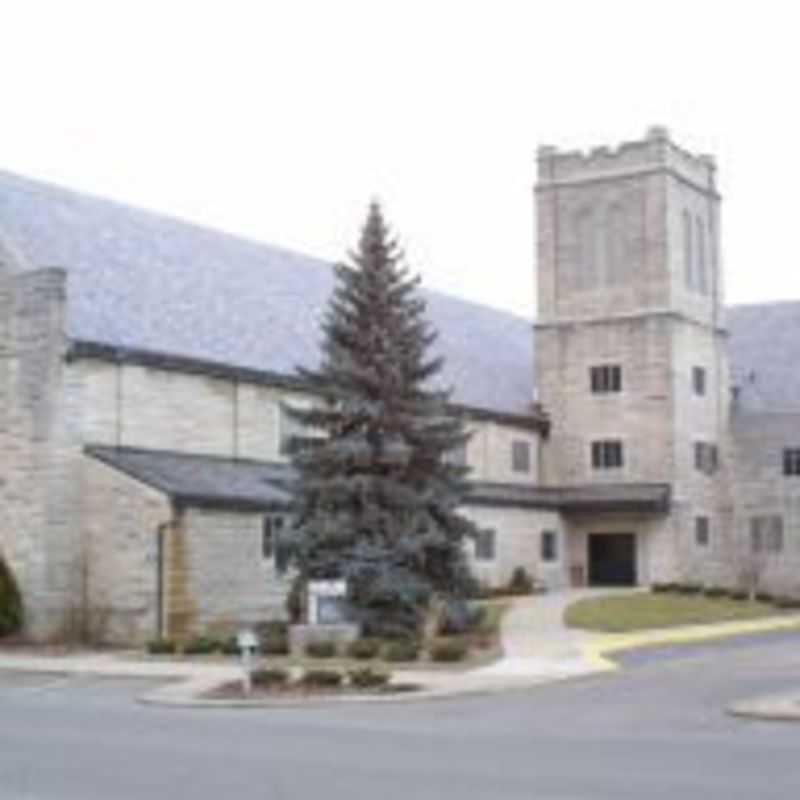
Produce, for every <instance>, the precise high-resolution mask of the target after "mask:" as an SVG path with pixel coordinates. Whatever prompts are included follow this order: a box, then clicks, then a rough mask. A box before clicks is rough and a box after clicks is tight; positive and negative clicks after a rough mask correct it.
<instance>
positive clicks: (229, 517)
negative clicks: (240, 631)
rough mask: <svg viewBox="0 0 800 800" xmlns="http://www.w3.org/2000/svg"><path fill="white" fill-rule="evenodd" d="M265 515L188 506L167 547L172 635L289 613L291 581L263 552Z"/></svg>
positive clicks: (225, 627)
mask: <svg viewBox="0 0 800 800" xmlns="http://www.w3.org/2000/svg"><path fill="white" fill-rule="evenodd" d="M262 525H263V515H261V514H256V513H249V512H247V513H245V512H236V511H218V510H206V509H186V510H184V511H183V512H182V513H181V515H180V518H179V520H178V521H177V523H176V525H175V527H174V528H173V529H172V530H171V531H170V532H169V534H168V542H167V546H166V573H167V576H168V577H167V584H168V585H167V601H166V616H167V621H168V622H167V627H168V630H169V632H170V633H171V634H173V635H179V636H180V635H187V634H189V633H193V632H204V631H220V632H221V631H230V630H233V629H235V628H236V627H237V626H239V625H242V624H253V623H257V622H260V621H264V620H267V619H276V618H284V617H285V613H286V611H285V605H284V601H285V597H286V593H287V591H288V589H289V585H290V580H289V578H287V577H283V576H280V575H278V574H277V572H276V570H275V564H274V561H273V560H272V559H264V558H263V556H262Z"/></svg>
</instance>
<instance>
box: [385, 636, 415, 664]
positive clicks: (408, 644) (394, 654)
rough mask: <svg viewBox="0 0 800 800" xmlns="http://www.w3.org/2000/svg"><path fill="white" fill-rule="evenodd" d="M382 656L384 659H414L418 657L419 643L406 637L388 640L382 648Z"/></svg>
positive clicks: (394, 660)
mask: <svg viewBox="0 0 800 800" xmlns="http://www.w3.org/2000/svg"><path fill="white" fill-rule="evenodd" d="M383 657H384V659H385V660H386V661H393V662H396V661H416V660H417V658H419V645H418V644H417V642H415V641H413V640H411V639H408V640H403V639H398V640H397V641H396V642H390V643H389V644H387V645H386V647H385V648H384V649H383Z"/></svg>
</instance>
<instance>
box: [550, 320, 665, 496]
mask: <svg viewBox="0 0 800 800" xmlns="http://www.w3.org/2000/svg"><path fill="white" fill-rule="evenodd" d="M671 331H672V329H671V323H670V320H669V319H668V318H666V317H662V316H650V317H643V318H630V319H628V320H625V321H615V322H596V323H593V324H588V323H586V324H583V325H574V326H567V325H563V326H562V325H558V326H540V327H538V328H537V340H536V341H537V366H536V369H537V386H538V390H539V397H540V400H541V401H542V403H543V405H544V407H545V408H546V409H548V413H549V414H550V417H551V430H550V437H549V441H548V443H547V446H546V449H545V456H544V458H545V462H546V463H545V466H544V470H545V471H546V474H547V481H548V483H567V484H580V483H587V482H603V483H606V482H617V481H631V480H634V481H668V480H670V479H671V476H672V469H673V464H672V440H673V434H672V419H673V409H672V392H671V382H672V347H671ZM599 364H619V365H620V366H621V367H622V391H621V392H618V393H609V394H594V393H592V391H591V386H590V368H591V367H592V366H595V365H599ZM598 439H620V440H621V441H622V442H623V447H624V456H625V464H624V466H623V468H621V469H611V470H594V469H592V465H591V442H592V441H593V440H598Z"/></svg>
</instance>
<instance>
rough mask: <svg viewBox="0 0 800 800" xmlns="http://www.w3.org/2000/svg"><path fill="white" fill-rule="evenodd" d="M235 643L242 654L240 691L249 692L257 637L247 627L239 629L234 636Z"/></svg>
mask: <svg viewBox="0 0 800 800" xmlns="http://www.w3.org/2000/svg"><path fill="white" fill-rule="evenodd" d="M236 644H237V645H238V646H239V652H240V653H241V655H242V691H243V692H244V693H245V694H250V690H251V688H252V677H251V671H252V668H253V654H254V653H255V652H256V648H257V647H258V637H257V636H256V635H255V633H254V632H253V631H251V630H249V629H244V630H241V631H239V633H238V634H237V636H236Z"/></svg>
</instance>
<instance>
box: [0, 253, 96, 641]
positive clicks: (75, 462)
mask: <svg viewBox="0 0 800 800" xmlns="http://www.w3.org/2000/svg"><path fill="white" fill-rule="evenodd" d="M0 284H2V287H3V288H2V290H0V302H1V304H2V309H0V310H1V311H2V315H1V316H2V320H3V321H2V329H3V330H2V334H3V335H2V350H1V351H0V356H1V357H0V361H2V365H0V452H2V456H0V458H2V475H0V514H1V515H2V521H1V523H0V531H2V533H0V537H2V539H0V548H2V550H3V551H4V553H5V557H6V559H7V561H8V563H9V565H10V567H11V569H12V570H13V571H14V573H15V574H16V577H17V580H18V582H19V584H20V588H21V590H22V594H23V599H24V602H25V610H26V627H27V632H28V633H29V634H30V635H31V636H33V637H35V638H48V637H52V636H59V635H64V634H67V635H69V633H70V629H71V628H73V627H74V624H75V615H76V608H78V607H79V605H80V597H81V592H82V590H83V574H84V560H83V551H82V547H83V543H82V534H81V529H80V526H79V525H76V524H75V520H76V519H78V518H79V515H80V502H81V499H80V492H79V481H78V474H79V470H80V459H81V450H80V407H81V396H80V384H79V382H76V381H75V380H74V376H73V375H72V374H71V373H70V372H69V370H68V369H67V368H66V366H65V364H64V360H63V354H64V351H65V346H66V343H65V340H64V336H63V330H64V326H63V323H64V305H65V287H66V275H65V273H64V272H63V270H59V269H45V270H36V271H33V270H31V271H25V272H20V273H18V274H14V275H5V276H2V277H0Z"/></svg>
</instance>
